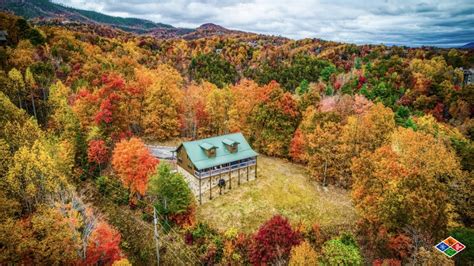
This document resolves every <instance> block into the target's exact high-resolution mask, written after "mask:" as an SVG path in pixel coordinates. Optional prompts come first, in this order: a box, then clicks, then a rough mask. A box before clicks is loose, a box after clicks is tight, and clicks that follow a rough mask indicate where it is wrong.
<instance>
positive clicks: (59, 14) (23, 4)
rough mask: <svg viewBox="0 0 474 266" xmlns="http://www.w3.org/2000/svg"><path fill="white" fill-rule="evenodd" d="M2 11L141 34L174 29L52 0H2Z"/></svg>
mask: <svg viewBox="0 0 474 266" xmlns="http://www.w3.org/2000/svg"><path fill="white" fill-rule="evenodd" d="M0 10H5V11H11V12H13V13H15V14H16V15H18V16H22V17H24V18H26V19H39V20H51V19H62V20H69V21H74V22H82V23H97V24H106V25H110V26H112V27H116V28H120V29H122V30H125V31H132V32H139V33H143V32H145V31H149V30H151V29H157V28H163V29H173V28H174V27H173V26H171V25H168V24H163V23H155V22H152V21H149V20H145V19H138V18H122V17H114V16H109V15H105V14H102V13H99V12H95V11H87V10H80V9H75V8H71V7H66V6H63V5H60V4H57V3H54V2H52V1H50V0H0Z"/></svg>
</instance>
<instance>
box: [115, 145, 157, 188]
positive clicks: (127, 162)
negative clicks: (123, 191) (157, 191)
mask: <svg viewBox="0 0 474 266" xmlns="http://www.w3.org/2000/svg"><path fill="white" fill-rule="evenodd" d="M157 164H158V159H156V158H154V157H153V156H152V155H151V153H150V151H149V150H148V149H147V147H146V146H145V144H144V143H143V142H142V141H141V140H140V139H139V138H131V139H130V140H125V139H124V140H122V141H120V142H119V143H117V145H116V146H115V149H114V151H113V154H112V166H113V169H114V171H115V173H116V174H117V176H118V177H119V178H120V180H121V181H122V184H123V185H124V186H125V187H127V188H130V191H131V194H132V195H134V194H135V193H136V192H138V193H139V194H140V195H144V194H145V191H146V188H147V183H148V177H149V175H150V174H152V173H153V171H154V170H155V166H156V165H157Z"/></svg>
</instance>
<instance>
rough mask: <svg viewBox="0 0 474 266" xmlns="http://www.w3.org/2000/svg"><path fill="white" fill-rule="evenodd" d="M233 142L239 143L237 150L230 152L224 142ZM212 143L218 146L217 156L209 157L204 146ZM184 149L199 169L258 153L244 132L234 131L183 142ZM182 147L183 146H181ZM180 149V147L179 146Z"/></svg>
mask: <svg viewBox="0 0 474 266" xmlns="http://www.w3.org/2000/svg"><path fill="white" fill-rule="evenodd" d="M224 141H225V142H229V141H230V142H232V143H235V142H237V143H239V145H238V146H237V147H238V148H237V152H235V153H230V152H229V151H228V150H227V149H226V148H225V147H224V143H225V142H224ZM205 144H208V145H212V146H214V147H216V148H217V149H216V156H215V157H211V158H209V157H207V155H206V153H205V151H204V150H203V149H205V148H204V147H203V148H201V147H202V145H204V146H208V145H205ZM181 145H182V146H183V147H184V149H185V150H186V153H187V154H188V156H189V159H191V162H192V163H193V164H194V166H196V168H197V169H198V170H202V169H206V168H209V167H213V166H217V165H221V164H225V163H230V162H233V161H237V160H242V159H247V158H250V157H255V156H257V155H258V154H257V153H256V152H255V151H254V150H252V148H251V147H250V145H249V144H248V143H247V141H246V140H245V138H244V136H243V135H242V133H233V134H227V135H222V136H217V137H212V138H207V139H200V140H195V141H188V142H183V144H181ZM180 147H181V146H180ZM178 149H179V148H178Z"/></svg>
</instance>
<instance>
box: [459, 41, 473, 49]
mask: <svg viewBox="0 0 474 266" xmlns="http://www.w3.org/2000/svg"><path fill="white" fill-rule="evenodd" d="M459 48H461V49H474V42H470V43H467V44H465V45H463V46H461V47H459Z"/></svg>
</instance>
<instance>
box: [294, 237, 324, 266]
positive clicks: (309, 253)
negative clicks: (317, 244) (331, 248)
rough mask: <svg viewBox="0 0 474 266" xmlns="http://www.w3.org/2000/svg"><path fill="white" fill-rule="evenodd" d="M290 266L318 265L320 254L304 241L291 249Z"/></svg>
mask: <svg viewBox="0 0 474 266" xmlns="http://www.w3.org/2000/svg"><path fill="white" fill-rule="evenodd" d="M289 265H290V266H309V265H318V254H317V253H316V251H314V249H313V248H312V247H311V245H310V244H309V243H308V242H307V241H304V242H302V243H301V244H299V245H298V246H295V247H293V248H292V249H291V255H290V262H289Z"/></svg>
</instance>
